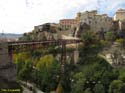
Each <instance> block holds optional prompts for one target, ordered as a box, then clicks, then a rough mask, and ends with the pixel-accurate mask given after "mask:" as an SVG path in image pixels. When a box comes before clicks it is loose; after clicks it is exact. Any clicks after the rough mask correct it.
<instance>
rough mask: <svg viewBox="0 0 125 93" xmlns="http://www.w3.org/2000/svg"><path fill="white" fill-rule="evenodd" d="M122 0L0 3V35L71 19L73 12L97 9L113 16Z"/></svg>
mask: <svg viewBox="0 0 125 93" xmlns="http://www.w3.org/2000/svg"><path fill="white" fill-rule="evenodd" d="M119 8H124V9H125V0H0V33H1V32H2V31H3V32H4V33H24V32H29V31H31V30H33V27H34V26H35V25H40V24H43V23H47V22H58V20H59V19H62V18H74V17H75V16H76V13H77V12H84V11H86V10H93V9H97V10H98V12H99V13H107V14H108V15H109V16H113V15H114V13H115V11H116V10H117V9H119Z"/></svg>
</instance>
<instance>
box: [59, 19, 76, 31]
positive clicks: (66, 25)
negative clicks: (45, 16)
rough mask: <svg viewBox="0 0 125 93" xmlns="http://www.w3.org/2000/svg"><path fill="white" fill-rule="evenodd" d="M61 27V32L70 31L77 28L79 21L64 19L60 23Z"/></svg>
mask: <svg viewBox="0 0 125 93" xmlns="http://www.w3.org/2000/svg"><path fill="white" fill-rule="evenodd" d="M59 25H60V28H61V30H69V29H70V28H72V27H76V26H77V20H76V19H62V20H60V21H59Z"/></svg>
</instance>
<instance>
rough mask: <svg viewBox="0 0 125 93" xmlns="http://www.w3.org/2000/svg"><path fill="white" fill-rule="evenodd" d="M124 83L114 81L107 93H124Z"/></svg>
mask: <svg viewBox="0 0 125 93" xmlns="http://www.w3.org/2000/svg"><path fill="white" fill-rule="evenodd" d="M124 90H125V83H123V82H122V81H121V80H114V81H112V83H111V84H110V86H109V93H124V92H125V91H124Z"/></svg>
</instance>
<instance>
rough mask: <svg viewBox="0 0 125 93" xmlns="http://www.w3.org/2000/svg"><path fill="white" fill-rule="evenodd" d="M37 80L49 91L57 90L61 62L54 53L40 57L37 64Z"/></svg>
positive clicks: (44, 89)
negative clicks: (59, 62)
mask: <svg viewBox="0 0 125 93" xmlns="http://www.w3.org/2000/svg"><path fill="white" fill-rule="evenodd" d="M36 70H37V71H36V76H37V77H36V80H37V81H38V82H37V83H38V85H39V86H40V88H41V89H42V90H43V91H45V92H49V91H52V90H55V89H56V87H57V84H58V82H59V71H60V70H59V64H58V62H57V60H56V59H55V58H54V57H53V56H52V55H46V56H43V57H41V58H40V60H39V62H38V63H37V65H36Z"/></svg>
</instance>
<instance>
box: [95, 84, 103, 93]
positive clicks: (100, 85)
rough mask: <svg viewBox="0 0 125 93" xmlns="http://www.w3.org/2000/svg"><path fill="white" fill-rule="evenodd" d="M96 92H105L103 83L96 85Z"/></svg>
mask: <svg viewBox="0 0 125 93" xmlns="http://www.w3.org/2000/svg"><path fill="white" fill-rule="evenodd" d="M94 92H95V93H105V89H104V86H103V85H102V84H98V83H97V84H96V85H95V87H94Z"/></svg>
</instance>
